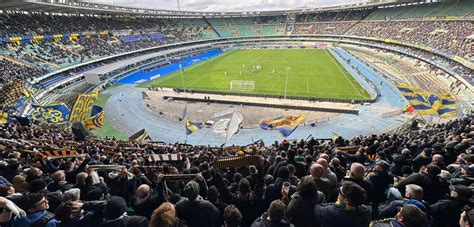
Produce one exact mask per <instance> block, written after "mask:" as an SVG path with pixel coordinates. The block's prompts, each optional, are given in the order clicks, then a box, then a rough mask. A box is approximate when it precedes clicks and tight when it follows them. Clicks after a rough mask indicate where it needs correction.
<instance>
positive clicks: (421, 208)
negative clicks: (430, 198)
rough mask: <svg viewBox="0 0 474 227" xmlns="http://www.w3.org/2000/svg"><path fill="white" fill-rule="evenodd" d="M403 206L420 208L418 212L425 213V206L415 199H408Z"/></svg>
mask: <svg viewBox="0 0 474 227" xmlns="http://www.w3.org/2000/svg"><path fill="white" fill-rule="evenodd" d="M405 204H409V205H415V206H416V207H418V208H420V210H422V211H423V212H426V206H425V204H423V203H422V202H420V201H418V200H416V199H410V200H408V201H406V202H405Z"/></svg>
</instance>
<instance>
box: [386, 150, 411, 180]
mask: <svg viewBox="0 0 474 227" xmlns="http://www.w3.org/2000/svg"><path fill="white" fill-rule="evenodd" d="M392 159H393V162H392V166H391V168H390V172H391V173H392V174H394V175H397V176H401V175H402V167H404V166H410V167H411V158H410V150H409V149H408V148H404V149H403V150H402V152H401V154H394V155H393V156H392Z"/></svg>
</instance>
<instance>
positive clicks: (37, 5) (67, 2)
mask: <svg viewBox="0 0 474 227" xmlns="http://www.w3.org/2000/svg"><path fill="white" fill-rule="evenodd" d="M51 2H52V1H51V0H6V1H2V2H1V3H0V9H1V10H2V11H4V12H5V11H29V12H50V13H65V14H111V15H113V14H120V15H124V14H125V15H127V14H128V15H148V16H158V17H202V16H206V17H248V16H257V15H281V14H287V13H309V12H317V11H337V10H350V9H358V8H369V7H376V6H383V5H394V4H401V3H407V2H418V1H417V0H372V1H371V2H367V3H355V4H347V5H339V6H331V7H320V8H308V9H297V10H276V11H243V12H198V11H177V10H159V9H147V8H133V7H123V6H113V5H104V4H96V3H87V2H78V1H75V0H61V2H62V3H51Z"/></svg>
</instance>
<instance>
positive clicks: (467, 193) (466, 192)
mask: <svg viewBox="0 0 474 227" xmlns="http://www.w3.org/2000/svg"><path fill="white" fill-rule="evenodd" d="M451 190H453V191H455V192H457V193H458V195H459V197H462V198H467V199H469V198H471V196H472V189H470V188H469V187H467V186H466V185H462V184H458V185H454V186H453V187H451Z"/></svg>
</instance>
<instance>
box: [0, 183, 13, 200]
mask: <svg viewBox="0 0 474 227" xmlns="http://www.w3.org/2000/svg"><path fill="white" fill-rule="evenodd" d="M10 187H11V186H10V185H8V184H1V185H0V196H3V197H6V196H7V195H8V190H10Z"/></svg>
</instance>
